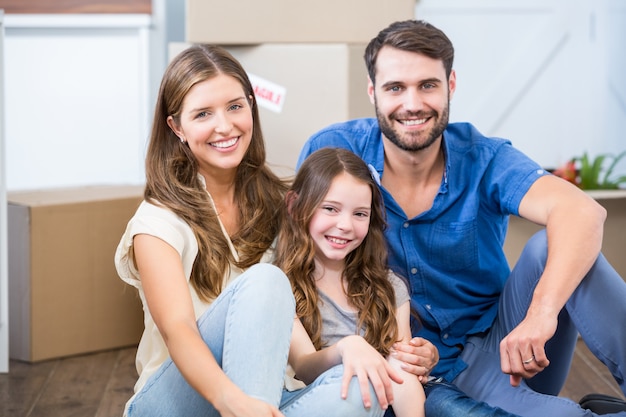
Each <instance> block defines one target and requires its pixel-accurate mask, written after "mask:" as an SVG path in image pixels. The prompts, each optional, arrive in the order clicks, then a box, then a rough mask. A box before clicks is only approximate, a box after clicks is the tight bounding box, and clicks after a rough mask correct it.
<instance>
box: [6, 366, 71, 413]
mask: <svg viewBox="0 0 626 417" xmlns="http://www.w3.org/2000/svg"><path fill="white" fill-rule="evenodd" d="M58 364H59V361H58V360H52V361H47V362H40V363H36V364H30V363H26V362H19V361H13V360H12V361H10V362H9V373H8V374H0V416H2V417H15V416H25V415H28V412H29V410H30V409H31V407H32V406H33V404H35V403H36V402H37V399H38V398H39V396H40V395H41V391H42V389H43V387H44V386H45V384H46V381H47V380H48V377H49V375H50V373H51V372H52V371H53V370H54V369H55V368H56V367H57V366H58Z"/></svg>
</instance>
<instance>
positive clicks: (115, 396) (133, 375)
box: [96, 347, 137, 417]
mask: <svg viewBox="0 0 626 417" xmlns="http://www.w3.org/2000/svg"><path fill="white" fill-rule="evenodd" d="M136 355H137V348H136V347H133V348H127V349H121V350H120V351H119V354H118V356H117V361H116V363H115V367H114V368H113V371H112V372H111V377H110V378H109V383H108V385H107V387H106V390H105V392H104V395H103V396H102V400H101V401H100V405H99V407H98V410H97V412H96V417H120V416H121V415H122V413H123V412H124V406H125V405H126V402H127V401H128V399H129V398H130V397H131V396H132V395H133V387H134V385H135V382H136V381H137V370H136V368H135V356H136Z"/></svg>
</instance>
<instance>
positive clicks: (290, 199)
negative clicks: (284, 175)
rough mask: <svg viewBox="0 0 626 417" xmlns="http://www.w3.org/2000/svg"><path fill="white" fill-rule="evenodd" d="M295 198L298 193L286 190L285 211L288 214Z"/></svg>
mask: <svg viewBox="0 0 626 417" xmlns="http://www.w3.org/2000/svg"><path fill="white" fill-rule="evenodd" d="M297 199H298V194H297V193H296V192H295V191H287V195H285V204H286V205H287V213H288V214H289V215H291V208H292V206H293V203H294V202H295V201H296V200H297Z"/></svg>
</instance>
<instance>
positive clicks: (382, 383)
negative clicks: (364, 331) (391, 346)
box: [337, 335, 402, 410]
mask: <svg viewBox="0 0 626 417" xmlns="http://www.w3.org/2000/svg"><path fill="white" fill-rule="evenodd" d="M337 349H338V350H339V353H340V355H341V358H342V362H343V366H344V374H343V382H342V384H341V398H344V399H345V398H347V397H348V386H349V385H350V381H351V380H352V377H353V376H355V375H356V377H357V379H358V381H359V386H360V388H361V396H362V397H363V405H364V406H365V408H370V407H371V406H372V400H371V397H370V385H369V384H370V383H371V384H372V387H373V388H374V392H375V393H376V397H377V398H378V403H379V404H380V407H381V408H382V409H384V410H386V409H387V407H389V406H390V405H391V404H392V403H393V390H392V385H391V381H394V382H397V383H398V384H401V383H402V378H401V377H400V374H399V373H398V372H397V371H396V370H395V369H394V368H393V367H392V366H391V365H390V364H389V362H387V360H386V359H385V358H384V357H383V356H382V355H381V354H380V353H378V352H377V351H376V349H374V348H373V347H372V346H371V345H370V344H369V343H367V342H366V341H365V339H363V338H362V337H361V336H357V335H352V336H346V337H344V338H343V339H341V340H340V341H339V342H338V343H337Z"/></svg>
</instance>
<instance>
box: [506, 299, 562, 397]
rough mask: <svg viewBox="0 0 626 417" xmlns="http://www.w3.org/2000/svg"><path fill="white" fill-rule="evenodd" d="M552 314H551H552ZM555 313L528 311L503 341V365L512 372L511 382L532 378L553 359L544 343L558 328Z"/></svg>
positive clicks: (514, 383)
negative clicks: (544, 313)
mask: <svg viewBox="0 0 626 417" xmlns="http://www.w3.org/2000/svg"><path fill="white" fill-rule="evenodd" d="M550 317H552V318H550ZM556 326H557V318H556V316H555V315H553V314H550V315H541V314H532V313H531V311H529V314H528V315H527V316H526V318H525V319H524V320H522V322H521V323H520V324H519V325H518V326H517V327H516V328H515V329H513V331H511V333H509V334H508V335H507V336H506V337H505V338H504V339H502V341H501V342H500V366H501V367H502V372H504V373H505V374H509V375H510V376H511V385H512V386H514V387H517V386H519V384H520V383H521V382H522V379H528V378H532V377H533V376H535V375H537V374H538V373H539V372H541V371H543V370H544V369H545V368H546V367H547V366H548V365H549V364H550V361H549V360H548V357H547V356H546V351H545V345H546V342H547V341H548V340H550V338H552V336H554V333H555V332H556Z"/></svg>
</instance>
